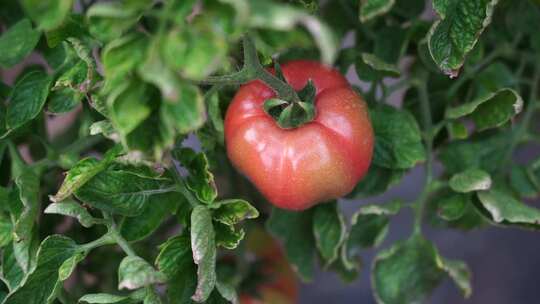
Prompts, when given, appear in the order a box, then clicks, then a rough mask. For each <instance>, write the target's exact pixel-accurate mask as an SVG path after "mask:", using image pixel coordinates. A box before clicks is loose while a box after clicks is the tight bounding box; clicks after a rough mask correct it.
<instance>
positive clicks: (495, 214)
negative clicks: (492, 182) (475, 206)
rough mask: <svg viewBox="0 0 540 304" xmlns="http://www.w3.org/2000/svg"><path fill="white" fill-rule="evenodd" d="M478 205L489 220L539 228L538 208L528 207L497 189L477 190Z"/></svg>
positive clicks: (503, 223)
mask: <svg viewBox="0 0 540 304" xmlns="http://www.w3.org/2000/svg"><path fill="white" fill-rule="evenodd" d="M477 196H478V201H479V206H480V207H481V208H482V209H483V210H484V211H485V213H486V214H487V216H488V217H489V219H490V220H492V221H493V222H495V223H497V224H501V225H503V226H505V225H508V226H513V225H515V226H518V227H523V228H531V229H540V209H537V208H533V207H530V206H528V205H526V204H524V203H522V202H520V201H518V200H516V199H515V198H513V197H512V196H510V195H509V194H507V193H505V192H503V191H500V190H498V189H491V190H487V191H478V192H477Z"/></svg>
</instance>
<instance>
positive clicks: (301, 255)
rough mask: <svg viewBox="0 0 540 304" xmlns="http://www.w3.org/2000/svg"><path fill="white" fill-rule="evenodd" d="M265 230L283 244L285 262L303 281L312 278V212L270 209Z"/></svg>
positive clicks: (313, 241)
mask: <svg viewBox="0 0 540 304" xmlns="http://www.w3.org/2000/svg"><path fill="white" fill-rule="evenodd" d="M266 226H267V229H268V230H269V231H270V232H271V233H272V234H273V235H274V236H276V237H277V238H278V239H280V240H281V241H282V242H283V245H284V248H285V254H286V256H287V260H288V261H289V263H291V264H292V266H293V269H294V270H295V271H296V272H297V273H298V275H299V276H300V278H301V279H302V280H304V281H310V280H311V279H312V278H313V271H314V269H313V266H314V263H313V261H314V258H315V251H316V245H315V238H314V236H313V210H307V211H303V212H296V211H286V210H282V209H278V208H273V209H272V214H271V216H270V219H269V220H268V221H267V222H266Z"/></svg>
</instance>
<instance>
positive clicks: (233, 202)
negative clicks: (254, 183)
mask: <svg viewBox="0 0 540 304" xmlns="http://www.w3.org/2000/svg"><path fill="white" fill-rule="evenodd" d="M209 207H210V208H211V209H214V210H212V216H213V218H214V220H215V221H218V222H220V223H223V224H225V225H235V224H238V223H239V222H241V221H243V220H245V219H254V218H257V217H258V216H259V211H257V209H255V207H253V206H252V205H250V204H249V203H248V202H247V201H245V200H241V199H227V200H222V201H217V202H214V203H212V204H211V205H210V206H209Z"/></svg>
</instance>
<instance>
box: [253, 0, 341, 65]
mask: <svg viewBox="0 0 540 304" xmlns="http://www.w3.org/2000/svg"><path fill="white" fill-rule="evenodd" d="M250 4H251V12H250V13H251V14H250V15H249V20H248V22H249V25H250V26H251V27H255V28H263V29H273V30H279V31H291V30H293V29H294V28H295V26H296V25H297V24H301V25H303V26H304V27H305V28H306V29H307V30H308V31H309V32H310V34H311V35H312V36H313V38H314V39H315V42H316V43H317V46H318V48H319V50H320V52H321V57H322V61H323V62H324V63H327V64H332V63H333V61H334V59H335V58H336V55H337V52H338V45H339V43H338V41H337V39H336V37H335V35H334V33H333V32H332V29H331V28H329V27H328V26H327V25H326V24H325V23H323V22H322V21H320V20H319V19H318V18H316V17H314V16H312V15H310V14H308V13H307V12H305V11H303V10H300V9H297V8H294V7H292V6H287V5H283V4H277V3H273V2H270V1H250Z"/></svg>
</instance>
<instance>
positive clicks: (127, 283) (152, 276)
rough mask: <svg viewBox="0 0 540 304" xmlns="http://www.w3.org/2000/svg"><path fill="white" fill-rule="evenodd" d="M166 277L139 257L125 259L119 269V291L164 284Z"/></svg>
mask: <svg viewBox="0 0 540 304" xmlns="http://www.w3.org/2000/svg"><path fill="white" fill-rule="evenodd" d="M165 280H166V277H165V275H164V274H163V273H160V272H158V271H156V270H155V269H154V268H153V267H152V265H150V264H149V263H148V262H146V261H145V260H144V259H143V258H141V257H138V256H127V257H125V258H124V259H123V260H122V262H121V263H120V266H119V267H118V289H124V288H127V289H130V290H133V289H138V288H141V287H144V286H149V285H151V284H156V283H164V282H165Z"/></svg>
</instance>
